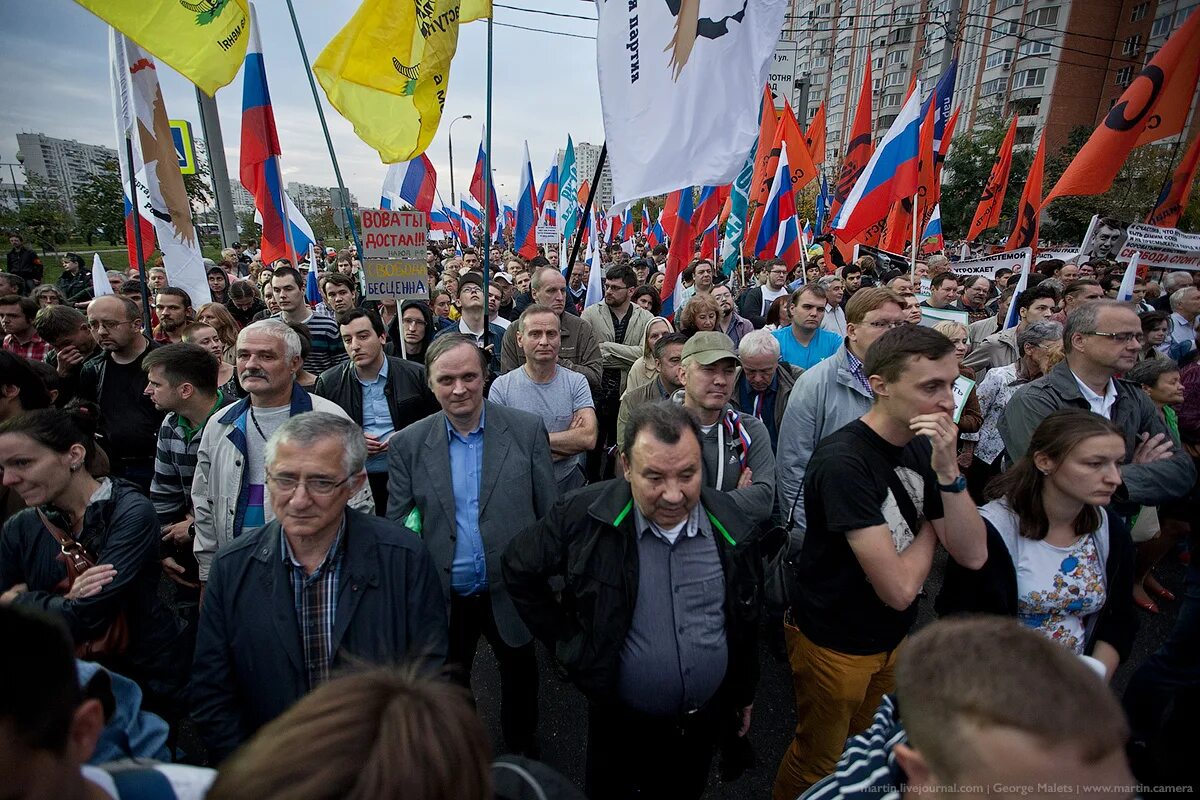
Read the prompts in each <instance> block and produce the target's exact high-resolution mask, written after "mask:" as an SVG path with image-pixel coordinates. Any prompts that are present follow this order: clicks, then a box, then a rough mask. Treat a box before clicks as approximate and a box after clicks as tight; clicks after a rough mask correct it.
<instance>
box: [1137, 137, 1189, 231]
mask: <svg viewBox="0 0 1200 800" xmlns="http://www.w3.org/2000/svg"><path fill="white" fill-rule="evenodd" d="M1198 167H1200V135H1197V136H1196V138H1195V139H1192V146H1191V147H1189V148H1188V149H1187V152H1186V153H1184V154H1183V160H1182V161H1180V162H1179V166H1178V167H1176V168H1175V173H1174V174H1173V175H1172V176H1171V179H1170V180H1169V181H1167V185H1166V186H1164V187H1163V190H1162V193H1161V194H1160V195H1159V197H1158V202H1156V203H1155V204H1154V210H1152V211H1151V212H1150V215H1149V216H1148V217H1146V224H1147V225H1157V226H1158V227H1160V228H1174V227H1175V226H1176V225H1178V224H1179V217H1180V216H1181V215H1182V214H1183V210H1184V209H1185V208H1187V204H1188V198H1189V197H1190V196H1191V193H1192V187H1193V186H1195V185H1196V170H1197V168H1198Z"/></svg>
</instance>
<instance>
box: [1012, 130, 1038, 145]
mask: <svg viewBox="0 0 1200 800" xmlns="http://www.w3.org/2000/svg"><path fill="white" fill-rule="evenodd" d="M1033 134H1034V128H1033V127H1032V126H1029V127H1022V126H1017V135H1016V136H1014V137H1013V142H1014V143H1015V144H1033Z"/></svg>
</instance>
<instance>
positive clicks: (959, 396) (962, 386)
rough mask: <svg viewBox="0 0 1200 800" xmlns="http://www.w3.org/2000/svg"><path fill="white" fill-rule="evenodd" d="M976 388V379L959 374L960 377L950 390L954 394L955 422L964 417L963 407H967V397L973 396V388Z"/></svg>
mask: <svg viewBox="0 0 1200 800" xmlns="http://www.w3.org/2000/svg"><path fill="white" fill-rule="evenodd" d="M974 388H975V381H973V380H971V379H970V378H968V377H966V376H965V375H959V376H958V379H957V380H955V381H954V384H953V385H952V386H951V387H950V391H951V392H952V393H953V394H954V424H955V425H957V424H958V420H959V419H960V418H961V417H962V412H963V409H964V408H966V407H967V398H968V397H970V396H971V390H972V389H974Z"/></svg>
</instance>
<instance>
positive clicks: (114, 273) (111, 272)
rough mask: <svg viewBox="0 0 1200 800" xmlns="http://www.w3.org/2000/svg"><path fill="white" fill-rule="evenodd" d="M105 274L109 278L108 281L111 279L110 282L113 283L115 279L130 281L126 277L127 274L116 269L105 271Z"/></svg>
mask: <svg viewBox="0 0 1200 800" xmlns="http://www.w3.org/2000/svg"><path fill="white" fill-rule="evenodd" d="M104 274H105V275H107V276H108V279H109V280H110V281H111V280H112V279H113V278H120V279H121V280H123V281H124V280H129V279H128V278H127V277H126V276H125V273H123V272H118V271H117V270H115V269H109V270H105V271H104Z"/></svg>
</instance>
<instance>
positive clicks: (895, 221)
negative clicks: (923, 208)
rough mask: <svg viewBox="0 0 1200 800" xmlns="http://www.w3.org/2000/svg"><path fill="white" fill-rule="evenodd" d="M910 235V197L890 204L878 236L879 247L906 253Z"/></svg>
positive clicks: (891, 251)
mask: <svg viewBox="0 0 1200 800" xmlns="http://www.w3.org/2000/svg"><path fill="white" fill-rule="evenodd" d="M911 236H912V198H908V199H905V200H901V201H900V202H898V203H893V204H892V210H891V211H889V212H888V217H887V223H886V224H885V225H884V230H883V236H881V237H880V240H879V241H880V245H879V246H880V248H881V249H883V250H886V251H888V252H889V253H906V252H908V250H907V248H906V245H907V244H908V240H909V238H910V237H911Z"/></svg>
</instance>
